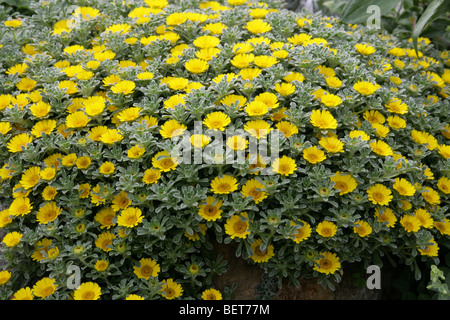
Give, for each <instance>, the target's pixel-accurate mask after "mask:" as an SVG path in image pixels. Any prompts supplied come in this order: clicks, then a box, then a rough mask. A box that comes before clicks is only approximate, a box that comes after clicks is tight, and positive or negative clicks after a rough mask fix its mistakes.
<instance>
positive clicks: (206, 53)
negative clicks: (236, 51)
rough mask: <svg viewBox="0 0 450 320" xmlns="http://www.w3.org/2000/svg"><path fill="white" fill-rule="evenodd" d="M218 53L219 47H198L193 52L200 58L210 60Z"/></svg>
mask: <svg viewBox="0 0 450 320" xmlns="http://www.w3.org/2000/svg"><path fill="white" fill-rule="evenodd" d="M219 53H220V49H219V48H216V47H210V48H204V49H200V50H199V51H197V52H196V53H195V56H196V57H197V58H199V59H201V60H205V61H210V60H211V59H212V58H214V57H217V55H218V54H219Z"/></svg>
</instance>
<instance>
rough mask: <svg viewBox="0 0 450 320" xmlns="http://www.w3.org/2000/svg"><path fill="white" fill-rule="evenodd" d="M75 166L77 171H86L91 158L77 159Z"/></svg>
mask: <svg viewBox="0 0 450 320" xmlns="http://www.w3.org/2000/svg"><path fill="white" fill-rule="evenodd" d="M76 165H77V168H78V169H81V170H84V169H87V168H89V167H90V165H91V158H89V157H88V156H82V157H79V158H78V159H77V160H76Z"/></svg>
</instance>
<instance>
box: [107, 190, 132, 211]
mask: <svg viewBox="0 0 450 320" xmlns="http://www.w3.org/2000/svg"><path fill="white" fill-rule="evenodd" d="M131 202H132V201H131V200H130V199H129V198H128V194H127V193H126V192H125V191H123V190H122V191H120V193H119V194H117V195H115V196H114V198H113V200H112V203H113V204H112V206H111V208H112V209H113V210H114V211H119V210H123V209H126V208H128V206H129V205H130V204H131Z"/></svg>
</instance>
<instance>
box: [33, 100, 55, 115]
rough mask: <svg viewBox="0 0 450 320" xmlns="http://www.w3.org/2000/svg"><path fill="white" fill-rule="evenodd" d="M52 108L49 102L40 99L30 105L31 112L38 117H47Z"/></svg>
mask: <svg viewBox="0 0 450 320" xmlns="http://www.w3.org/2000/svg"><path fill="white" fill-rule="evenodd" d="M50 110H51V106H50V105H49V104H48V103H45V102H44V101H39V102H37V103H35V104H32V105H31V106H30V112H31V114H32V115H33V116H35V117H36V118H43V117H45V116H46V115H47V114H48V113H49V112H50Z"/></svg>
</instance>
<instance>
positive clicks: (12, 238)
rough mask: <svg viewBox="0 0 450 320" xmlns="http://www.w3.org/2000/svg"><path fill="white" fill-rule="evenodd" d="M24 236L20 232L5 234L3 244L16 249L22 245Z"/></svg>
mask: <svg viewBox="0 0 450 320" xmlns="http://www.w3.org/2000/svg"><path fill="white" fill-rule="evenodd" d="M22 237H23V235H22V234H21V233H19V232H16V231H13V232H9V233H7V234H5V236H4V237H3V240H2V242H3V243H4V244H5V245H6V246H7V247H15V246H17V245H18V244H19V243H20V240H21V239H22Z"/></svg>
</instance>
